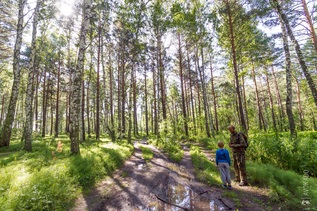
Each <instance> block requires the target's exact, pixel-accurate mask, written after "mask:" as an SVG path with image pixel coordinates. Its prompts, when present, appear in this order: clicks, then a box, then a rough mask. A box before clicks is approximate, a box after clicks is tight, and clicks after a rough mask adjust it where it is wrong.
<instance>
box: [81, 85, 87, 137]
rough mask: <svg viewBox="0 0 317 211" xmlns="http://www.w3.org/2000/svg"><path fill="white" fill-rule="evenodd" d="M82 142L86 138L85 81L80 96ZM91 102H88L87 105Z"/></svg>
mask: <svg viewBox="0 0 317 211" xmlns="http://www.w3.org/2000/svg"><path fill="white" fill-rule="evenodd" d="M80 102H81V103H80V123H81V125H80V142H81V143H82V142H84V141H85V139H86V133H85V81H84V80H82V83H81V98H80ZM88 106H89V104H87V107H88Z"/></svg>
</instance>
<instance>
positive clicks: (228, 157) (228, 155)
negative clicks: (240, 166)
mask: <svg viewBox="0 0 317 211" xmlns="http://www.w3.org/2000/svg"><path fill="white" fill-rule="evenodd" d="M227 162H228V164H229V166H230V164H231V163H230V162H231V161H230V154H229V151H228V150H227Z"/></svg>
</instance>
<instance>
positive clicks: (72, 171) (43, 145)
mask: <svg viewBox="0 0 317 211" xmlns="http://www.w3.org/2000/svg"><path fill="white" fill-rule="evenodd" d="M59 142H60V145H59V148H57V145H58V143H59ZM69 145H70V140H69V139H68V138H67V136H63V135H62V136H60V137H59V138H56V139H54V138H52V137H45V138H37V139H35V140H34V141H33V152H31V153H26V152H24V151H20V149H21V148H22V143H21V142H20V141H19V140H12V141H11V146H12V148H11V146H10V148H7V149H1V152H0V166H1V169H0V204H1V208H2V209H3V210H67V209H69V208H71V207H72V206H73V204H74V201H75V200H76V198H77V197H78V195H79V194H80V193H81V192H83V191H88V190H89V189H91V188H92V187H93V186H94V185H95V184H96V182H98V181H99V180H100V179H101V178H103V177H104V176H106V175H109V174H110V173H111V172H113V171H114V170H115V169H116V168H118V167H119V166H120V165H122V164H123V162H124V160H125V159H127V158H128V157H130V155H131V154H132V152H133V147H132V146H131V145H128V144H126V143H124V142H122V143H121V144H114V143H112V142H111V141H110V140H109V139H106V138H103V139H102V140H101V141H100V142H92V141H87V142H84V143H83V144H82V145H81V154H80V155H75V156H70V149H69Z"/></svg>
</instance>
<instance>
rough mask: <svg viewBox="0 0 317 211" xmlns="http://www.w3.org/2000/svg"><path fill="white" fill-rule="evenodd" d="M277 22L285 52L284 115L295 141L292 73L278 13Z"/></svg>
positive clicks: (285, 37)
mask: <svg viewBox="0 0 317 211" xmlns="http://www.w3.org/2000/svg"><path fill="white" fill-rule="evenodd" d="M278 15H279V21H280V25H281V29H282V37H283V48H284V52H285V63H286V67H285V69H286V94H287V95H286V113H287V117H288V123H289V128H290V133H291V139H296V137H297V134H296V130H295V120H294V115H293V110H292V101H293V94H292V92H293V91H292V71H291V54H290V51H289V46H288V38H287V32H286V29H285V26H284V23H283V20H282V15H281V14H280V13H279V14H278Z"/></svg>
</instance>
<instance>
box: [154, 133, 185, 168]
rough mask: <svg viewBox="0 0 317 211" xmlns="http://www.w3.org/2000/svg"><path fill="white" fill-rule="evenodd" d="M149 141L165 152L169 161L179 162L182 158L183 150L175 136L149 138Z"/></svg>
mask: <svg viewBox="0 0 317 211" xmlns="http://www.w3.org/2000/svg"><path fill="white" fill-rule="evenodd" d="M149 142H150V143H151V144H153V145H154V146H156V147H158V148H159V149H161V150H162V151H163V152H165V153H167V156H168V158H169V159H170V160H171V161H173V162H176V163H179V162H180V161H181V160H182V159H183V156H184V151H183V150H182V147H181V145H180V143H179V142H178V141H177V139H176V138H175V137H172V138H169V137H165V138H161V139H150V140H149Z"/></svg>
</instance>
